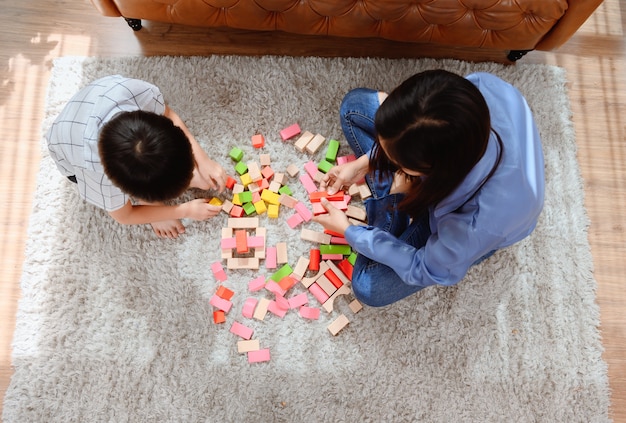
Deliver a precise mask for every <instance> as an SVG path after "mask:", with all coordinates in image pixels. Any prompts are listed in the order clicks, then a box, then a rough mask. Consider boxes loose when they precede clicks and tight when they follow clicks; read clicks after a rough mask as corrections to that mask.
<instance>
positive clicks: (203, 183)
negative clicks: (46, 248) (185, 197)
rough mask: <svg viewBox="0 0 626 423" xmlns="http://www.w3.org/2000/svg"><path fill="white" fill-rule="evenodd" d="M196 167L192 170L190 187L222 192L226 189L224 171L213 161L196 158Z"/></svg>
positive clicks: (206, 158)
mask: <svg viewBox="0 0 626 423" xmlns="http://www.w3.org/2000/svg"><path fill="white" fill-rule="evenodd" d="M196 160H197V163H198V166H197V167H196V168H195V169H194V170H193V178H192V180H191V183H190V186H192V187H195V188H200V189H204V190H208V189H215V190H217V191H218V192H222V191H224V188H225V187H226V179H227V178H228V175H226V171H225V170H224V168H223V167H222V166H221V165H220V164H219V163H217V162H216V161H215V160H212V159H209V158H208V157H206V156H205V157H202V158H196Z"/></svg>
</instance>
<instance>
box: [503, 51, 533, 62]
mask: <svg viewBox="0 0 626 423" xmlns="http://www.w3.org/2000/svg"><path fill="white" fill-rule="evenodd" d="M529 51H532V50H511V51H509V54H508V55H507V56H506V58H507V59H509V60H510V61H511V62H517V61H518V60H519V59H521V58H522V57H524V56H525V55H526V53H528V52H529Z"/></svg>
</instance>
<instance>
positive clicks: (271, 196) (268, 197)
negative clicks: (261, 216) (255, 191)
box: [261, 189, 280, 205]
mask: <svg viewBox="0 0 626 423" xmlns="http://www.w3.org/2000/svg"><path fill="white" fill-rule="evenodd" d="M261 200H263V201H265V202H266V203H270V204H275V205H279V204H280V195H279V194H277V193H275V192H272V191H270V190H269V189H264V190H263V192H262V193H261Z"/></svg>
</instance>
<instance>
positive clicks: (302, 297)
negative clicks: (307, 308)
mask: <svg viewBox="0 0 626 423" xmlns="http://www.w3.org/2000/svg"><path fill="white" fill-rule="evenodd" d="M308 302H309V296H308V295H306V292H303V293H302V294H298V295H295V296H293V297H291V298H289V300H288V303H289V308H298V307H300V306H303V305H305V304H307V303H308Z"/></svg>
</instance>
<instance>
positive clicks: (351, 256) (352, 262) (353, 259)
mask: <svg viewBox="0 0 626 423" xmlns="http://www.w3.org/2000/svg"><path fill="white" fill-rule="evenodd" d="M348 261H349V262H350V264H351V265H353V266H354V263H355V262H356V253H354V252H353V253H352V254H350V255H349V256H348Z"/></svg>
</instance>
